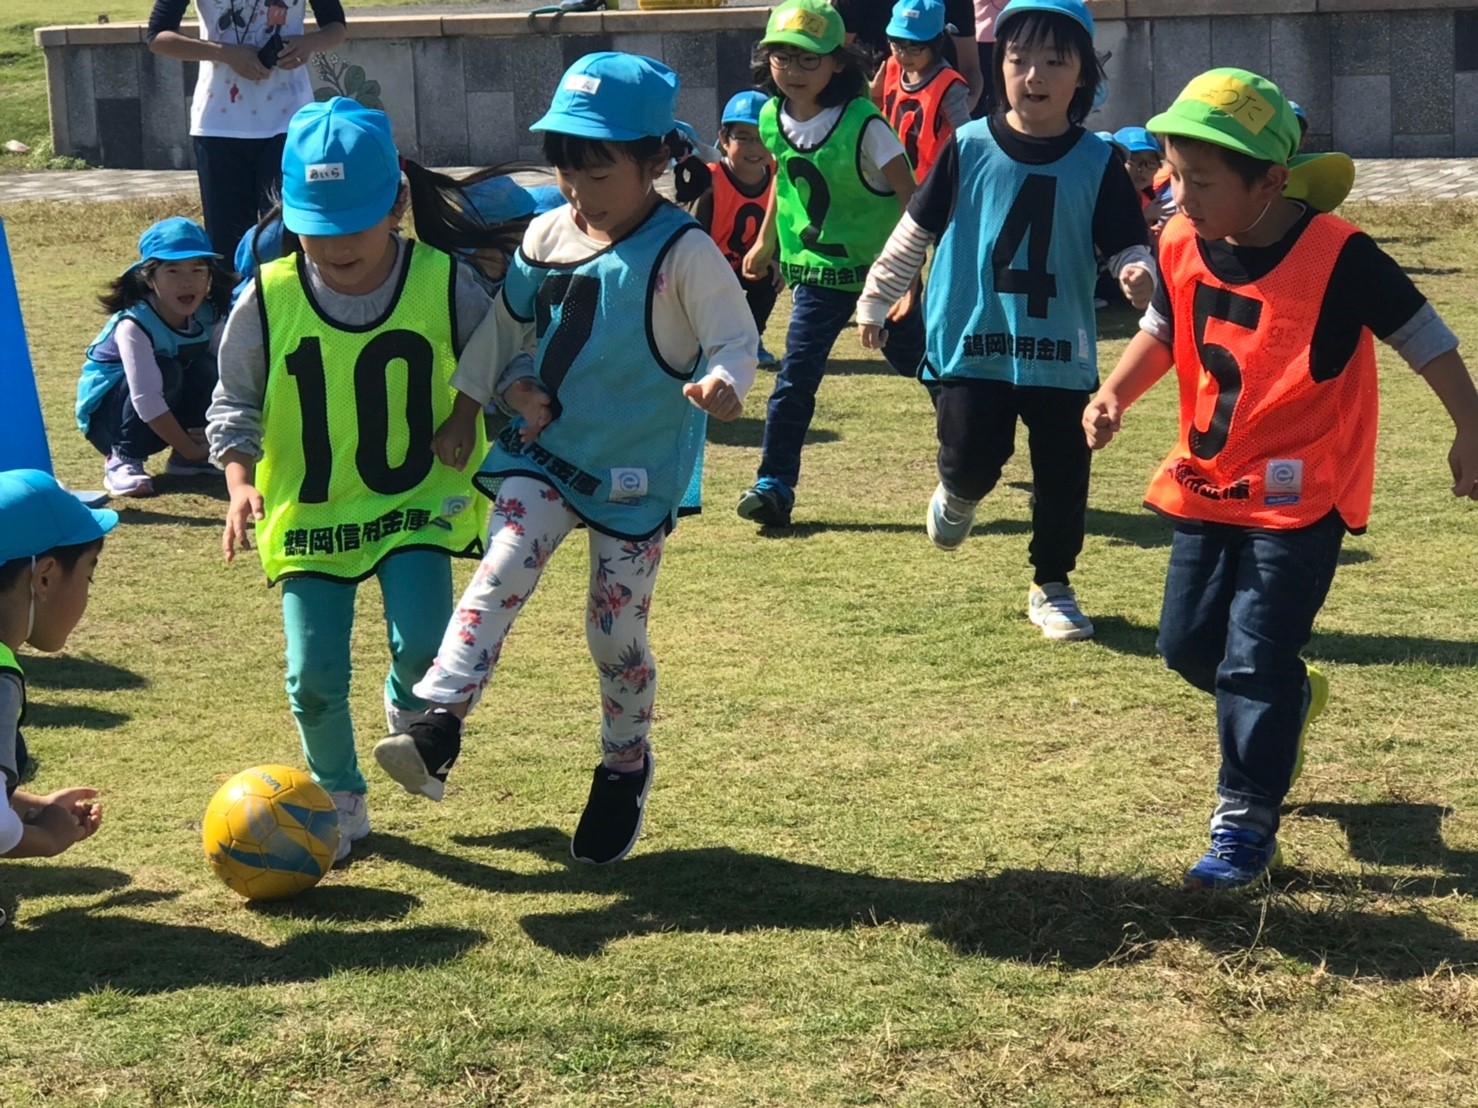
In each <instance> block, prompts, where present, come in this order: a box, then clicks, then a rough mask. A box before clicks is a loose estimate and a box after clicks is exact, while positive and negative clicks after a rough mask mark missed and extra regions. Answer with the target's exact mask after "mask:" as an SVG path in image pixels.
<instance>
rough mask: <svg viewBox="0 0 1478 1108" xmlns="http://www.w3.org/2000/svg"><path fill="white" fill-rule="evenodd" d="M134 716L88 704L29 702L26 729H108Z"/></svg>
mask: <svg viewBox="0 0 1478 1108" xmlns="http://www.w3.org/2000/svg"><path fill="white" fill-rule="evenodd" d="M132 718H133V717H132V716H130V715H127V714H126V713H124V712H110V711H108V710H107V709H106V708H90V707H88V706H87V705H86V704H28V705H26V730H27V731H30V730H32V729H36V730H40V729H41V728H44V727H81V728H83V729H84V730H87V731H107V730H109V729H110V728H113V727H118V726H121V725H122V724H125V723H127V722H128V721H129V720H130V719H132Z"/></svg>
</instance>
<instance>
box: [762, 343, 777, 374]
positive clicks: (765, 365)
mask: <svg viewBox="0 0 1478 1108" xmlns="http://www.w3.org/2000/svg"><path fill="white" fill-rule="evenodd" d="M779 364H780V359H779V358H777V357H775V355H774V354H771V353H770V352H769V351H768V350H766V349H765V344H764V343H760V349H759V367H760V368H761V369H774V368H775V367H776V366H778V365H779Z"/></svg>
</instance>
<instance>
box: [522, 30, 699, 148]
mask: <svg viewBox="0 0 1478 1108" xmlns="http://www.w3.org/2000/svg"><path fill="white" fill-rule="evenodd" d="M678 84H679V82H678V77H677V74H676V73H674V72H673V71H672V70H671V69H669V68H668V67H667V66H665V65H663V64H662V63H661V62H659V61H654V60H653V59H652V58H646V57H642V56H641V55H640V54H619V53H614V52H611V51H603V52H601V53H598V54H586V55H585V56H584V57H583V58H581V59H580V60H579V61H577V62H576V63H575V64H574V65H572V66H570V68H569V69H567V70H565V75H564V76H563V77H561V78H560V81H559V89H558V91H556V92H555V94H554V99H553V100H552V101H551V102H550V104H549V110H548V111H547V112H545V113H544V115H543V117H542V118H541V119H540V120H539V121H538V122H537V123H535V124H534V125H533V126H532V127H530V128H529V130H530V131H554V132H556V133H558V134H562V135H575V136H577V137H579V138H588V139H604V140H606V141H608V142H633V141H635V140H636V139H641V138H662V137H663V136H664V135H666V134H668V133H670V132H671V131H672V129H673V128H674V127H675V126H676V125H677V123H676V120H675V119H674V116H675V115H676V112H677V90H678Z"/></svg>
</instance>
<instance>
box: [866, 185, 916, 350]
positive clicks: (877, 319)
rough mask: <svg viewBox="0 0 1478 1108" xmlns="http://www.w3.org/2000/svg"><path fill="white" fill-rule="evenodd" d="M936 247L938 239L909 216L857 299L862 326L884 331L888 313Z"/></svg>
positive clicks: (902, 223)
mask: <svg viewBox="0 0 1478 1108" xmlns="http://www.w3.org/2000/svg"><path fill="white" fill-rule="evenodd" d="M933 243H934V236H933V235H932V234H930V233H929V232H928V231H926V230H924V229H923V228H922V227H920V226H919V225H918V224H917V223H915V222H914V221H913V217H912V216H911V215H909V214H908V213H907V212H905V213H904V214H903V218H901V219H900V220H899V221H898V225H897V226H896V227H894V228H893V233H892V234H891V235H889V236H888V242H887V244H886V245H885V246H884V247H883V252H882V253H881V254H879V255H878V260H877V261H875V262H873V264H872V268H871V269H869V270H868V271H867V284H866V285H865V286H864V287H863V289H862V295H861V296H859V297H858V298H857V322H858V323H861V324H870V325H872V326H877V327H881V326H883V325H884V324H885V323H886V322H887V319H888V309H889V308H891V307H892V306H893V305H894V304H895V303H896V302H897V301H898V300H899V299H900V298H901V297H902V296H903V294H904V293H906V292H907V291H908V290H909V286H911V285H912V284H913V282H914V278H916V277H917V276H918V275H919V271H920V270H921V269H923V268H924V259H925V257H926V256H927V255H928V251H929V247H930V246H931V245H933Z"/></svg>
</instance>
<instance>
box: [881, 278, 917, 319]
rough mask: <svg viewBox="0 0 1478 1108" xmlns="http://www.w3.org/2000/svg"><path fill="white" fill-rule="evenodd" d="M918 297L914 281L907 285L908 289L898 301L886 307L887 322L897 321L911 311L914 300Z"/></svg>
mask: <svg viewBox="0 0 1478 1108" xmlns="http://www.w3.org/2000/svg"><path fill="white" fill-rule="evenodd" d="M918 298H919V286H918V283H917V282H915V283H914V284H912V285H909V286H908V291H907V292H906V293H904V294H903V295H902V296H900V297H899V298H898V302H897V303H895V304H894V305H893V306H892V307H891V308H889V309H888V322H889V323H897V322H898V321H899V320H900V319H902V318H903V317H904V316H906V315H908V313H909V312H911V311H913V307H914V302H915V301H916V300H918Z"/></svg>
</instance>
